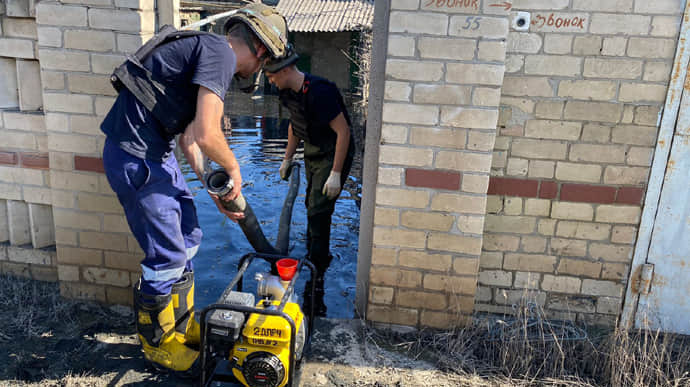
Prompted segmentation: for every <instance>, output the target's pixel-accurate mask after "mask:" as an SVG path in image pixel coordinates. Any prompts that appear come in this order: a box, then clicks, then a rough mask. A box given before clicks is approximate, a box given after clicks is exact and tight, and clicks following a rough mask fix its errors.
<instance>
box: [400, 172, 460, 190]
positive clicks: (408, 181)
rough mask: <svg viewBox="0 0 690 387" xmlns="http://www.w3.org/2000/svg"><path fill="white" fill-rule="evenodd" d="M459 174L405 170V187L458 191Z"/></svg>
mask: <svg viewBox="0 0 690 387" xmlns="http://www.w3.org/2000/svg"><path fill="white" fill-rule="evenodd" d="M460 180H461V175H460V172H448V171H434V170H428V169H416V168H407V169H405V185H407V186H410V187H424V188H435V189H449V190H458V189H460Z"/></svg>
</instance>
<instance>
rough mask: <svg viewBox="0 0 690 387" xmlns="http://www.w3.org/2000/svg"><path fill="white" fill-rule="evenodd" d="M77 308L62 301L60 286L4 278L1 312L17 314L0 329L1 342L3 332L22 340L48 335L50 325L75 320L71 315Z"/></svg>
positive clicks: (1, 281)
mask: <svg viewBox="0 0 690 387" xmlns="http://www.w3.org/2000/svg"><path fill="white" fill-rule="evenodd" d="M51 285H52V286H51ZM73 304H74V303H73V302H70V301H67V300H63V299H60V292H59V289H58V287H57V285H56V284H46V283H42V282H39V281H32V280H29V279H23V278H17V277H11V276H8V275H4V274H3V275H0V308H2V310H5V311H7V310H11V311H13V312H14V313H13V316H12V318H10V319H9V320H8V321H6V323H5V324H6V325H5V326H4V328H0V340H1V337H2V331H3V330H6V331H7V332H12V333H13V334H14V335H16V334H19V335H21V336H22V338H30V337H38V336H41V335H45V334H48V332H46V331H45V325H46V324H45V323H46V321H55V319H60V320H61V321H64V320H69V319H71V314H70V313H67V311H69V310H70V309H71V308H72V307H73Z"/></svg>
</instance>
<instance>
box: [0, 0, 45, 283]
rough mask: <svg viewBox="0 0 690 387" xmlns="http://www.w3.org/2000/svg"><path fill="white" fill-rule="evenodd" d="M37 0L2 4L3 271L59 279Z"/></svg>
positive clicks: (0, 232)
mask: <svg viewBox="0 0 690 387" xmlns="http://www.w3.org/2000/svg"><path fill="white" fill-rule="evenodd" d="M36 40H37V29H36V19H35V7H34V4H33V1H29V0H25V1H21V0H9V1H4V2H2V4H0V132H1V133H2V138H3V140H2V141H0V272H2V273H10V274H13V275H19V276H24V277H29V278H35V279H40V280H49V281H54V280H55V279H56V278H57V270H56V267H55V247H54V245H55V231H54V227H53V218H52V210H51V207H50V205H51V195H50V176H49V172H48V153H47V145H48V139H47V136H46V130H45V124H44V120H43V112H42V107H43V101H42V95H41V77H40V70H39V62H38V61H37V59H38V57H37V50H36V49H37V45H36Z"/></svg>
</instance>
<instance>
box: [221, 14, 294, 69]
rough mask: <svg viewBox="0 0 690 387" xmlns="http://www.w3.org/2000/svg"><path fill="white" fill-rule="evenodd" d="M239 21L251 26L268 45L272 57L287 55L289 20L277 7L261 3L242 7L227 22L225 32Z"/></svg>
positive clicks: (265, 44) (264, 43)
mask: <svg viewBox="0 0 690 387" xmlns="http://www.w3.org/2000/svg"><path fill="white" fill-rule="evenodd" d="M237 23H244V24H245V25H246V26H247V27H249V29H250V30H251V31H252V32H253V33H254V35H256V37H258V38H259V40H260V41H261V43H263V45H264V46H265V47H266V49H267V50H268V54H269V55H270V57H272V58H280V57H283V56H285V54H286V46H287V43H288V37H287V34H288V29H287V22H286V21H285V18H284V17H283V16H282V15H281V14H280V13H278V11H276V9H275V8H273V7H270V6H268V5H265V4H261V3H252V4H250V5H248V6H246V7H244V8H240V9H238V10H237V13H235V14H234V15H232V16H230V17H229V18H228V20H227V21H226V22H225V27H224V32H225V33H226V34H227V33H228V31H230V29H231V28H232V26H234V25H235V24H237ZM251 48H252V49H253V48H254V47H253V46H252V47H251Z"/></svg>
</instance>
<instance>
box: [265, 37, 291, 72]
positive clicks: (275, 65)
mask: <svg viewBox="0 0 690 387" xmlns="http://www.w3.org/2000/svg"><path fill="white" fill-rule="evenodd" d="M285 51H286V53H285V56H283V57H280V58H270V59H269V60H267V61H266V64H264V70H266V71H267V72H269V73H277V72H278V71H280V70H282V69H284V68H286V67H288V66H290V65H292V64H294V63H296V62H297V59H299V55H297V52H296V51H295V49H294V47H293V46H292V44H291V43H288V44H287V46H286V50H285Z"/></svg>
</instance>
